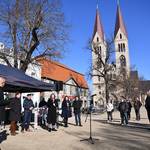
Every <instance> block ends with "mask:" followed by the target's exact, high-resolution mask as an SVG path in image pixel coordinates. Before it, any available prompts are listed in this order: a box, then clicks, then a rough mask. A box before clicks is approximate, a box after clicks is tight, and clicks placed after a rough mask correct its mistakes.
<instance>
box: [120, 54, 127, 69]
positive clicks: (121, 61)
mask: <svg viewBox="0 0 150 150" xmlns="http://www.w3.org/2000/svg"><path fill="white" fill-rule="evenodd" d="M120 65H121V67H125V66H126V58H125V56H123V55H121V56H120Z"/></svg>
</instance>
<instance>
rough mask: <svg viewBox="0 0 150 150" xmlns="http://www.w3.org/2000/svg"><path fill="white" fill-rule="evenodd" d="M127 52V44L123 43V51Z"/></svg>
mask: <svg viewBox="0 0 150 150" xmlns="http://www.w3.org/2000/svg"><path fill="white" fill-rule="evenodd" d="M125 50H126V47H125V44H124V43H123V51H124V52H125Z"/></svg>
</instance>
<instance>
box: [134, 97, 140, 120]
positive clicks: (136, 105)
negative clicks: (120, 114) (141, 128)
mask: <svg viewBox="0 0 150 150" xmlns="http://www.w3.org/2000/svg"><path fill="white" fill-rule="evenodd" d="M141 106H142V103H141V102H140V100H139V98H136V100H135V101H134V110H135V115H136V120H137V121H139V120H140V108H141Z"/></svg>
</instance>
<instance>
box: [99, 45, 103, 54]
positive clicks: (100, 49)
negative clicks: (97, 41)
mask: <svg viewBox="0 0 150 150" xmlns="http://www.w3.org/2000/svg"><path fill="white" fill-rule="evenodd" d="M101 51H102V48H101V46H100V47H99V54H100V55H101Z"/></svg>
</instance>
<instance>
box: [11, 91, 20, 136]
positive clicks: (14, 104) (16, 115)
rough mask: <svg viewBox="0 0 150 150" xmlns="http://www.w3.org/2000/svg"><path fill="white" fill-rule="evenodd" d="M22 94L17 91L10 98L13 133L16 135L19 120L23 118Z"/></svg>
mask: <svg viewBox="0 0 150 150" xmlns="http://www.w3.org/2000/svg"><path fill="white" fill-rule="evenodd" d="M20 97H21V94H20V93H19V92H17V93H16V94H15V97H14V98H12V99H11V100H10V104H9V108H10V112H9V120H10V121H11V123H10V131H11V135H16V127H17V122H18V121H20V119H21V99H20Z"/></svg>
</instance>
